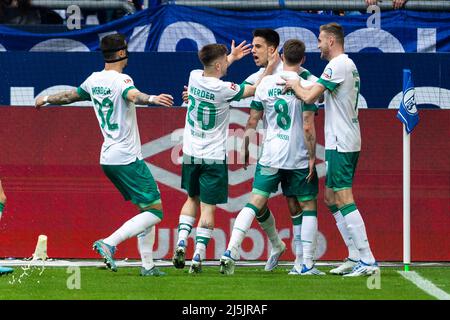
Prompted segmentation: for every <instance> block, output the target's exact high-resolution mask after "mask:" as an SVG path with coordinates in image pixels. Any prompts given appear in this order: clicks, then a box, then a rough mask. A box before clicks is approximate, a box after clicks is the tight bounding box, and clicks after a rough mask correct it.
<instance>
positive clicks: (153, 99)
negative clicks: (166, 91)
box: [148, 95, 156, 104]
mask: <svg viewBox="0 0 450 320" xmlns="http://www.w3.org/2000/svg"><path fill="white" fill-rule="evenodd" d="M155 98H156V96H154V95H151V96H150V98H148V102H149V103H150V104H153V103H155Z"/></svg>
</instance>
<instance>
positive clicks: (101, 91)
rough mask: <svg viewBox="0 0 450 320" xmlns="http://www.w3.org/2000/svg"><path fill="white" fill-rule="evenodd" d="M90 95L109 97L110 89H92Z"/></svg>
mask: <svg viewBox="0 0 450 320" xmlns="http://www.w3.org/2000/svg"><path fill="white" fill-rule="evenodd" d="M92 94H93V95H102V96H104V95H110V94H111V89H110V88H106V87H93V88H92Z"/></svg>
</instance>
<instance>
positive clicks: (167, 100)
mask: <svg viewBox="0 0 450 320" xmlns="http://www.w3.org/2000/svg"><path fill="white" fill-rule="evenodd" d="M127 100H128V101H130V102H133V103H134V104H139V105H148V104H156V105H160V106H164V107H171V106H173V97H172V96H171V95H170V94H165V93H162V94H160V95H158V96H156V95H148V94H146V93H143V92H140V91H139V90H138V89H130V90H128V92H127Z"/></svg>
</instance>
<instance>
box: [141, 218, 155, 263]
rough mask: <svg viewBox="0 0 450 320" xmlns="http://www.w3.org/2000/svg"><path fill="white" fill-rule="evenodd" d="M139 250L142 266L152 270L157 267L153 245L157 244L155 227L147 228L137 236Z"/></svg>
mask: <svg viewBox="0 0 450 320" xmlns="http://www.w3.org/2000/svg"><path fill="white" fill-rule="evenodd" d="M137 239H138V250H139V253H140V254H141V260H142V266H143V267H144V268H145V269H147V270H150V269H151V268H153V267H154V266H155V263H154V262H153V244H154V243H155V226H152V227H150V228H147V229H146V230H144V232H142V233H140V234H138V235H137Z"/></svg>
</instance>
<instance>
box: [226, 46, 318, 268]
mask: <svg viewBox="0 0 450 320" xmlns="http://www.w3.org/2000/svg"><path fill="white" fill-rule="evenodd" d="M304 54H305V45H304V43H303V42H302V41H300V40H296V39H292V40H288V41H286V43H285V44H284V46H283V55H282V61H283V72H281V73H279V74H275V75H270V76H266V77H265V78H263V80H262V81H261V83H260V85H259V86H258V88H257V90H256V94H255V97H254V100H253V102H252V108H253V109H254V110H257V114H258V117H257V119H258V120H259V119H261V118H262V116H263V113H264V121H265V123H266V126H265V127H266V128H267V132H266V136H265V140H264V143H263V146H264V147H263V151H262V155H261V158H260V159H259V161H258V164H257V167H256V172H255V179H254V182H253V190H252V195H251V198H250V202H249V203H248V204H247V205H246V206H245V207H244V208H243V209H242V210H241V211H240V212H239V214H238V216H237V218H236V221H235V223H234V227H233V232H232V235H231V239H230V242H229V244H228V248H227V250H226V251H225V253H224V254H223V256H222V257H221V259H220V272H221V273H223V274H233V273H234V267H235V261H236V260H237V259H238V257H239V248H240V245H241V243H242V241H243V239H244V237H245V234H246V232H247V231H248V229H249V228H250V226H251V224H252V222H253V219H254V218H255V216H256V215H257V214H258V213H259V212H261V211H262V209H264V208H265V206H266V204H267V201H268V199H269V197H270V193H273V192H276V191H277V190H278V185H279V184H280V183H281V187H282V190H283V194H284V195H285V196H286V197H291V198H292V197H294V198H296V199H297V200H298V201H299V204H300V208H301V210H302V215H301V216H300V217H298V218H299V219H302V220H303V223H302V230H301V231H302V232H301V234H302V238H301V241H302V243H303V263H302V264H303V265H302V267H301V269H300V268H295V266H294V268H293V270H292V271H291V273H290V274H301V275H324V273H323V272H320V271H319V270H317V269H316V268H315V267H314V261H313V254H314V241H315V239H316V234H317V200H316V198H317V193H318V182H319V180H318V177H317V173H316V169H315V149H316V135H315V127H314V115H315V112H316V111H317V107H316V105H315V104H310V105H306V104H304V103H302V102H301V101H300V100H298V99H297V98H296V96H295V95H294V94H293V93H292V92H289V91H288V92H286V93H284V94H282V89H283V87H282V85H279V84H278V83H279V82H280V81H282V79H281V78H280V75H283V76H284V77H287V78H294V79H300V77H299V75H298V74H299V71H300V66H301V63H302V62H303V61H304ZM303 82H304V84H305V85H307V84H308V83H309V82H308V81H306V80H303ZM311 84H312V83H311ZM255 119H256V117H255ZM248 134H249V133H248V131H247V132H246V135H248ZM245 148H246V149H248V144H245ZM245 151H246V152H245V153H248V151H247V150H245ZM264 215H269V212H268V211H267V210H266V212H265V213H264ZM264 215H263V217H262V218H264Z"/></svg>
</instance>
